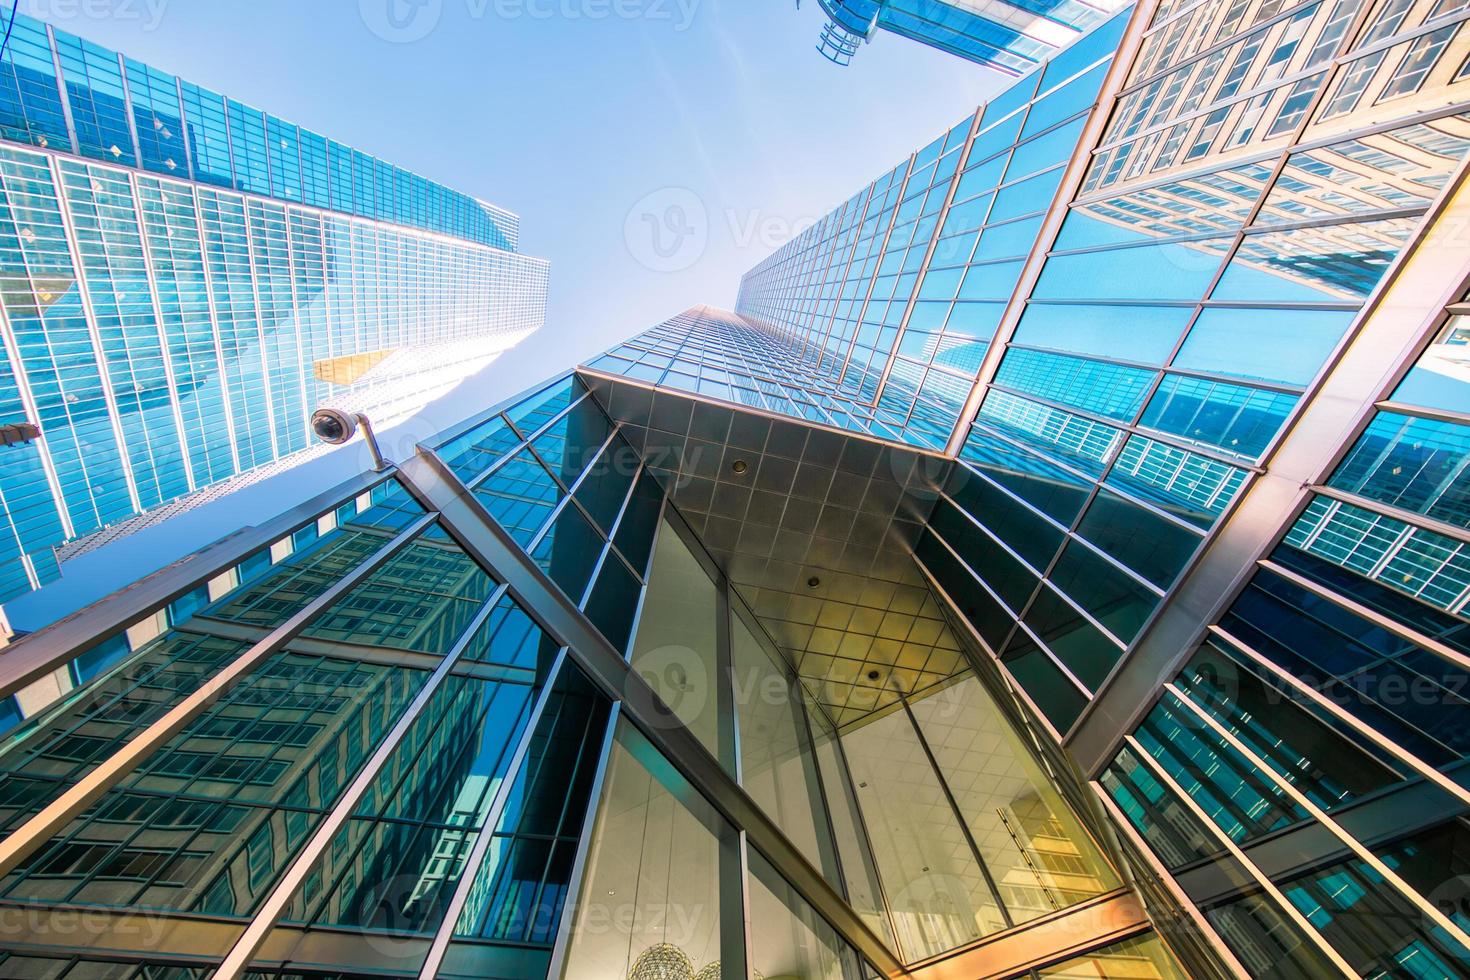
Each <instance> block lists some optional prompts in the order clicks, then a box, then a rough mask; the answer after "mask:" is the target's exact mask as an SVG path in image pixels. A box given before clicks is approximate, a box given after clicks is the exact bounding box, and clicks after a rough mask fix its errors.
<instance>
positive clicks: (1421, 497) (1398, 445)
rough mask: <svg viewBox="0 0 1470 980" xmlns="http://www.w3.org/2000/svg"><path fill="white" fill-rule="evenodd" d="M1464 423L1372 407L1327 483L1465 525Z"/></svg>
mask: <svg viewBox="0 0 1470 980" xmlns="http://www.w3.org/2000/svg"><path fill="white" fill-rule="evenodd" d="M1467 458H1470V426H1466V425H1458V424H1456V423H1453V422H1442V421H1439V420H1436V419H1425V418H1416V417H1414V416H1409V415H1400V414H1398V413H1396V412H1378V413H1377V414H1376V415H1374V416H1373V421H1372V422H1371V423H1370V424H1369V426H1368V428H1367V429H1366V430H1365V431H1364V432H1363V434H1362V436H1360V437H1359V438H1358V441H1357V442H1356V443H1354V444H1353V448H1352V450H1351V451H1350V452H1349V453H1348V454H1347V457H1346V458H1344V459H1343V461H1342V464H1341V465H1340V466H1338V468H1337V471H1336V472H1335V473H1333V474H1332V479H1331V480H1330V481H1328V485H1329V486H1333V487H1336V488H1337V489H1339V490H1346V491H1348V492H1349V493H1356V494H1360V495H1362V496H1364V497H1369V498H1371V499H1373V500H1379V501H1382V502H1383V503H1386V504H1390V505H1392V506H1394V507H1401V508H1403V509H1404V510H1408V511H1413V512H1414V513H1416V514H1423V515H1425V516H1426V517H1433V518H1435V519H1436V520H1441V521H1445V522H1447V523H1449V524H1456V525H1458V526H1460V527H1464V528H1470V466H1466V465H1465V461H1466V459H1467Z"/></svg>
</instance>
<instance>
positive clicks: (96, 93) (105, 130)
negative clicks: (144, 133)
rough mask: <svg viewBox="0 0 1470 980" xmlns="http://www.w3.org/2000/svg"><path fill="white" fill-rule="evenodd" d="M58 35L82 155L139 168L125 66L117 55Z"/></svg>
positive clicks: (67, 36) (60, 33)
mask: <svg viewBox="0 0 1470 980" xmlns="http://www.w3.org/2000/svg"><path fill="white" fill-rule="evenodd" d="M55 36H56V50H57V53H58V54H59V55H60V56H61V73H62V76H63V77H64V78H65V79H66V94H67V100H68V101H69V102H70V104H71V118H72V122H73V124H74V125H75V126H76V132H77V150H78V152H80V153H81V154H82V155H83V156H88V157H95V158H97V159H99V160H107V161H109V162H115V163H122V164H126V165H127V166H134V165H136V164H137V162H138V160H137V155H136V154H135V153H134V152H133V134H132V129H131V128H130V127H129V125H128V112H127V104H126V98H127V96H126V95H125V93H124V91H123V75H122V66H121V65H120V64H119V63H118V56H117V54H116V53H114V52H112V51H108V50H107V49H106V48H103V47H99V46H97V45H95V44H93V43H92V42H90V41H85V40H83V39H82V38H79V37H74V36H72V35H70V34H65V33H63V32H61V31H57V32H55Z"/></svg>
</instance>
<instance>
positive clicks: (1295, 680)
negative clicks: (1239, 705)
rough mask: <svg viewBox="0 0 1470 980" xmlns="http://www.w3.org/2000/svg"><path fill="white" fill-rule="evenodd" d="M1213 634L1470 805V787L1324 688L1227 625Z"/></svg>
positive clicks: (1213, 629)
mask: <svg viewBox="0 0 1470 980" xmlns="http://www.w3.org/2000/svg"><path fill="white" fill-rule="evenodd" d="M1210 634H1211V635H1212V636H1215V637H1218V638H1219V639H1221V640H1223V641H1224V642H1225V643H1226V645H1227V646H1228V647H1229V648H1230V649H1231V650H1233V651H1239V652H1240V653H1241V654H1242V655H1243V656H1245V658H1246V659H1247V660H1249V661H1250V662H1251V663H1252V664H1254V665H1256V666H1257V667H1259V668H1261V669H1262V670H1265V671H1266V672H1268V673H1269V674H1270V675H1271V676H1272V677H1273V678H1275V679H1276V680H1278V681H1280V682H1281V683H1283V684H1285V685H1286V686H1287V688H1288V690H1290V691H1295V692H1297V693H1299V694H1301V695H1302V696H1303V697H1305V698H1306V699H1307V700H1309V701H1311V702H1312V703H1313V704H1315V705H1316V706H1317V707H1319V708H1321V709H1322V710H1323V711H1325V712H1326V713H1327V714H1328V715H1330V716H1332V717H1333V718H1334V719H1336V720H1337V721H1339V722H1341V723H1342V724H1344V725H1347V726H1348V727H1349V728H1351V729H1352V730H1353V731H1355V732H1357V733H1358V734H1359V735H1361V736H1362V737H1363V738H1365V739H1367V740H1368V741H1370V742H1372V743H1373V744H1374V745H1376V746H1378V748H1379V749H1381V750H1383V751H1384V752H1386V753H1387V754H1388V755H1390V756H1391V757H1392V758H1394V759H1397V760H1398V761H1400V762H1402V763H1403V764H1404V765H1406V766H1408V767H1409V768H1410V769H1412V770H1413V771H1414V773H1415V774H1417V775H1419V776H1421V777H1423V778H1424V779H1426V780H1428V781H1429V782H1432V783H1434V784H1435V785H1436V786H1438V787H1439V788H1440V789H1443V790H1444V791H1445V792H1447V793H1449V794H1450V795H1451V796H1454V797H1456V798H1457V799H1459V800H1460V802H1461V803H1463V804H1465V805H1466V806H1470V787H1465V786H1461V785H1460V784H1459V783H1457V782H1455V781H1454V780H1453V779H1451V778H1449V777H1448V776H1446V775H1445V774H1444V773H1442V772H1440V771H1439V770H1438V769H1436V768H1434V767H1433V766H1431V765H1429V763H1427V762H1425V761H1424V760H1422V759H1420V758H1419V757H1418V756H1416V755H1414V754H1413V753H1411V752H1409V751H1408V750H1406V749H1405V748H1404V747H1403V746H1402V745H1400V744H1399V743H1397V742H1395V741H1393V740H1392V739H1390V738H1388V737H1386V736H1384V735H1382V734H1380V733H1379V732H1378V730H1377V729H1376V728H1373V727H1372V726H1371V725H1368V724H1365V723H1364V722H1363V721H1362V720H1361V719H1359V718H1358V717H1357V716H1356V715H1354V714H1353V713H1352V712H1350V711H1348V710H1347V709H1346V708H1343V707H1342V706H1341V705H1339V704H1337V702H1335V701H1333V700H1332V699H1331V698H1330V697H1328V696H1327V695H1325V694H1323V693H1322V692H1321V691H1318V690H1317V689H1316V688H1314V687H1311V686H1310V685H1307V684H1305V683H1303V682H1302V680H1301V678H1299V677H1297V676H1296V675H1295V674H1293V673H1291V672H1290V671H1288V670H1285V669H1283V668H1281V667H1278V666H1277V665H1276V664H1275V662H1273V661H1272V660H1270V659H1269V658H1268V657H1266V656H1264V655H1263V654H1261V653H1259V652H1257V651H1256V650H1255V649H1254V648H1253V647H1251V646H1250V645H1249V644H1247V643H1245V642H1244V641H1243V640H1240V639H1237V638H1236V637H1235V636H1234V635H1232V634H1231V633H1230V632H1229V631H1227V630H1226V629H1224V628H1223V627H1221V626H1211V627H1210Z"/></svg>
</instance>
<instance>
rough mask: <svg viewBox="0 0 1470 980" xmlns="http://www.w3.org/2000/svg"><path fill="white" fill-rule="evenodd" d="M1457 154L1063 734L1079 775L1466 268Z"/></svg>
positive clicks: (1299, 493) (1260, 546) (1244, 576)
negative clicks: (1353, 318) (1295, 406)
mask: <svg viewBox="0 0 1470 980" xmlns="http://www.w3.org/2000/svg"><path fill="white" fill-rule="evenodd" d="M1467 172H1470V161H1466V162H1465V163H1462V165H1461V167H1460V169H1459V171H1458V172H1457V173H1456V175H1455V177H1454V179H1453V180H1451V181H1450V183H1449V185H1448V186H1447V188H1446V190H1445V192H1444V194H1443V195H1442V196H1441V197H1440V199H1439V201H1438V202H1437V203H1436V205H1435V207H1434V208H1433V209H1431V211H1430V212H1429V214H1428V215H1427V216H1426V220H1425V222H1424V224H1423V226H1422V227H1421V228H1420V231H1419V234H1418V235H1417V236H1416V237H1415V239H1414V241H1412V242H1410V243H1409V245H1408V246H1406V247H1405V249H1404V252H1403V258H1402V259H1401V260H1400V261H1399V263H1397V264H1396V265H1395V267H1394V268H1393V270H1392V271H1390V273H1389V274H1388V276H1387V277H1385V280H1384V282H1383V284H1381V285H1380V287H1379V289H1378V290H1377V291H1376V292H1375V293H1374V295H1373V297H1372V298H1371V299H1370V300H1369V303H1368V305H1367V306H1366V307H1365V311H1364V314H1363V316H1362V317H1361V318H1360V320H1359V325H1358V327H1357V328H1356V330H1355V332H1354V333H1353V334H1352V335H1351V336H1350V338H1349V339H1348V340H1347V341H1346V342H1345V343H1344V344H1343V345H1341V346H1340V347H1339V349H1338V351H1337V353H1336V355H1335V356H1334V358H1333V360H1332V361H1331V362H1330V363H1329V365H1328V367H1327V369H1326V370H1325V371H1324V372H1323V374H1322V375H1321V376H1320V377H1319V379H1318V381H1317V383H1316V384H1315V385H1314V386H1313V387H1312V388H1311V389H1309V390H1308V392H1307V394H1306V396H1305V399H1304V400H1305V404H1304V406H1303V408H1302V410H1301V411H1300V413H1299V414H1298V415H1297V417H1296V419H1295V421H1294V422H1293V423H1291V425H1290V427H1289V428H1288V430H1287V431H1286V432H1285V433H1284V434H1283V436H1282V437H1281V439H1280V441H1279V442H1278V445H1277V448H1276V450H1275V452H1274V453H1273V454H1272V456H1271V457H1270V458H1269V459H1268V460H1267V461H1266V466H1267V468H1266V471H1265V472H1264V473H1262V474H1261V475H1259V476H1258V477H1256V479H1254V480H1253V481H1251V482H1249V483H1248V484H1247V486H1246V488H1245V490H1244V491H1243V492H1242V493H1241V496H1240V499H1239V500H1238V502H1237V504H1236V507H1235V509H1234V511H1233V512H1232V513H1230V514H1229V516H1228V517H1227V518H1226V519H1225V522H1224V524H1223V525H1222V526H1221V527H1220V528H1219V530H1218V531H1217V532H1216V534H1215V537H1214V539H1213V540H1212V541H1211V542H1210V543H1209V544H1208V545H1207V546H1206V547H1205V549H1204V551H1203V552H1202V553H1201V555H1200V556H1199V557H1198V558H1197V559H1196V561H1195V563H1194V564H1193V566H1192V567H1191V568H1190V569H1189V570H1188V571H1187V572H1186V573H1185V575H1184V578H1183V579H1182V580H1181V581H1180V583H1179V584H1178V586H1176V587H1175V589H1174V591H1173V593H1172V594H1171V596H1170V597H1169V598H1167V599H1166V600H1165V601H1164V603H1163V605H1162V606H1161V607H1160V608H1159V611H1158V612H1157V613H1156V614H1155V616H1154V619H1153V620H1152V622H1151V623H1150V624H1149V625H1148V627H1147V628H1146V629H1145V631H1144V633H1143V635H1142V636H1141V637H1140V638H1139V640H1138V641H1137V642H1136V644H1135V646H1134V648H1133V650H1132V651H1130V652H1129V653H1128V655H1127V656H1126V657H1124V659H1123V661H1122V662H1121V663H1120V664H1119V666H1118V668H1117V669H1116V670H1115V671H1114V672H1113V674H1112V676H1110V677H1109V678H1108V680H1107V681H1106V683H1104V685H1103V686H1102V689H1101V690H1099V691H1098V693H1097V697H1096V698H1094V699H1093V701H1092V703H1091V704H1089V705H1088V706H1087V708H1086V709H1085V710H1084V711H1083V713H1082V717H1081V718H1080V719H1079V720H1078V722H1077V724H1076V725H1075V726H1073V728H1072V731H1071V732H1070V733H1069V734H1068V736H1067V738H1066V740H1065V743H1064V744H1065V745H1066V747H1067V749H1068V750H1069V751H1070V752H1071V753H1072V756H1073V758H1074V759H1076V761H1077V763H1078V765H1079V766H1081V767H1082V769H1083V771H1084V772H1085V773H1086V774H1087V776H1088V777H1089V778H1095V777H1096V776H1097V775H1098V773H1100V772H1101V771H1102V769H1103V768H1104V767H1105V766H1106V765H1107V763H1108V761H1109V760H1110V759H1111V758H1112V757H1113V755H1114V754H1115V753H1116V751H1117V748H1118V746H1119V745H1120V743H1121V741H1122V739H1123V737H1124V736H1125V735H1126V734H1127V733H1128V732H1130V731H1132V730H1133V728H1134V727H1136V725H1137V724H1138V722H1139V720H1140V719H1141V718H1142V716H1143V714H1144V713H1145V712H1146V711H1147V710H1148V708H1149V707H1150V706H1151V705H1152V703H1153V701H1154V699H1155V698H1156V697H1157V695H1158V692H1159V690H1160V687H1161V685H1162V684H1163V682H1164V681H1166V680H1168V679H1170V678H1172V677H1173V676H1174V675H1175V674H1176V673H1177V672H1178V670H1179V668H1180V667H1181V666H1182V665H1183V663H1184V661H1185V660H1186V659H1187V658H1188V657H1189V656H1190V655H1191V654H1192V653H1193V651H1194V649H1195V647H1196V646H1198V645H1199V643H1200V641H1201V640H1202V639H1203V638H1204V636H1205V633H1206V630H1207V629H1208V627H1209V625H1210V624H1211V623H1214V622H1215V621H1216V620H1217V619H1219V617H1220V615H1221V614H1222V613H1223V612H1224V611H1225V610H1226V609H1227V608H1228V606H1229V604H1230V602H1232V601H1233V599H1234V597H1235V595H1236V593H1237V592H1238V591H1239V590H1240V588H1241V587H1242V586H1244V584H1245V583H1246V581H1247V580H1248V579H1249V578H1250V576H1251V575H1252V574H1253V573H1254V571H1255V568H1256V563H1257V562H1258V561H1259V560H1260V559H1261V558H1263V557H1264V556H1265V555H1266V554H1267V552H1268V551H1269V550H1270V549H1271V548H1272V547H1273V546H1274V545H1275V544H1276V542H1277V541H1278V540H1279V539H1280V537H1281V535H1282V534H1283V533H1284V532H1285V530H1286V529H1287V528H1288V527H1289V526H1290V524H1291V522H1292V521H1293V520H1294V519H1295V518H1296V516H1297V514H1299V513H1300V512H1301V510H1302V508H1304V507H1305V506H1306V504H1307V502H1308V500H1309V499H1310V496H1311V492H1312V487H1313V485H1315V484H1321V483H1323V482H1324V481H1325V480H1326V479H1327V477H1328V476H1329V475H1330V474H1331V472H1332V469H1333V467H1334V466H1335V465H1336V464H1337V461H1338V460H1339V459H1340V458H1341V456H1342V454H1343V453H1345V452H1346V451H1347V449H1348V448H1349V447H1350V446H1351V445H1352V443H1353V439H1354V437H1355V436H1356V435H1357V434H1358V433H1359V432H1360V431H1361V430H1362V428H1363V427H1364V426H1365V425H1366V424H1367V422H1368V420H1369V419H1371V417H1372V415H1373V412H1374V411H1375V409H1374V405H1375V403H1376V402H1378V401H1379V400H1380V399H1382V398H1383V397H1385V396H1386V395H1387V393H1388V392H1390V391H1392V390H1393V388H1394V387H1395V386H1396V385H1397V384H1398V381H1399V380H1400V379H1401V378H1402V377H1403V376H1404V374H1405V373H1407V372H1408V370H1409V368H1411V367H1412V366H1413V364H1414V362H1415V360H1416V359H1417V358H1418V356H1419V353H1420V351H1421V350H1422V349H1423V346H1424V343H1425V341H1426V339H1427V335H1428V334H1429V333H1430V332H1431V331H1432V329H1433V327H1434V326H1435V325H1436V324H1437V323H1438V320H1439V317H1440V314H1441V313H1442V311H1443V310H1444V308H1445V306H1446V305H1447V304H1449V303H1451V302H1453V301H1454V300H1456V299H1458V298H1459V297H1460V296H1461V295H1463V293H1464V289H1465V281H1466V271H1467V270H1470V237H1467V236H1465V235H1464V234H1463V233H1462V232H1460V231H1459V230H1458V229H1463V228H1464V227H1465V225H1466V223H1467V222H1470V186H1467V184H1466V180H1465V177H1466V174H1467Z"/></svg>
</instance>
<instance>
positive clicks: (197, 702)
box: [0, 512, 437, 877]
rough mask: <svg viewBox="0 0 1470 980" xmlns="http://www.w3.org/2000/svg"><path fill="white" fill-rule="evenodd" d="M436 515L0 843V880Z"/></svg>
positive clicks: (415, 526)
mask: <svg viewBox="0 0 1470 980" xmlns="http://www.w3.org/2000/svg"><path fill="white" fill-rule="evenodd" d="M436 516H437V515H435V514H434V513H432V512H431V513H427V514H424V515H423V516H422V517H420V518H418V519H417V520H416V521H414V522H413V523H412V524H410V525H409V526H408V527H407V528H405V529H404V530H402V531H400V532H399V533H398V534H397V535H396V536H394V537H393V538H392V539H391V540H389V541H388V543H387V544H385V545H383V546H382V547H381V548H379V549H378V550H377V551H376V552H374V553H373V554H371V555H369V556H368V557H367V558H366V559H364V560H363V562H362V563H361V564H359V565H358V566H357V567H356V568H354V569H353V570H352V571H350V572H348V573H347V574H346V575H344V576H343V577H342V578H340V579H338V580H337V581H336V582H335V583H333V584H332V585H331V586H330V587H328V588H327V589H326V590H325V591H324V592H323V593H322V594H321V595H319V596H318V597H317V598H315V599H313V600H312V601H311V602H309V603H307V604H306V605H305V606H303V607H302V608H301V609H300V610H299V611H298V612H297V613H296V614H295V615H294V616H292V617H291V618H290V619H288V620H286V622H285V623H283V624H281V625H280V626H278V627H276V628H275V629H274V630H272V631H271V633H270V635H269V636H268V637H266V638H265V639H264V640H262V641H261V642H259V643H257V644H255V645H254V646H252V647H250V648H249V649H248V650H246V651H245V652H244V653H243V654H241V655H240V656H239V657H238V658H236V659H235V660H234V661H233V662H232V663H231V664H230V665H229V666H228V667H225V668H224V669H223V670H221V671H219V672H217V673H216V674H215V675H214V676H213V677H211V678H210V679H209V680H207V681H205V682H204V683H203V684H201V685H200V686H199V687H198V688H197V689H196V690H195V691H194V692H193V693H192V694H190V695H189V696H188V697H187V698H185V699H184V700H183V701H181V702H179V703H178V704H177V705H175V706H174V707H173V708H171V709H170V710H169V711H168V712H166V713H165V714H164V715H163V716H162V717H161V718H159V719H158V720H157V721H155V722H154V723H153V724H151V725H149V726H148V727H147V728H146V729H144V730H143V731H142V732H140V733H139V734H137V735H135V736H134V737H133V738H132V739H131V740H130V741H129V742H128V743H127V744H126V745H124V746H123V747H122V748H121V749H119V750H118V751H117V752H115V753H113V755H111V756H109V757H108V759H107V760H106V761H105V762H103V763H102V764H101V765H100V766H98V767H97V768H96V769H93V770H92V771H91V772H89V773H88V774H87V775H85V776H83V777H82V778H81V779H80V780H78V781H77V782H76V783H75V784H73V785H72V786H71V787H70V788H69V789H68V790H67V791H66V792H65V793H63V794H62V795H61V796H59V797H58V798H57V799H55V800H53V801H52V802H51V803H50V804H49V805H48V806H46V807H45V808H44V809H43V810H41V812H39V813H37V814H35V815H34V816H32V817H31V818H30V819H29V820H27V821H26V822H25V823H24V824H22V825H21V826H20V827H19V828H18V829H17V830H16V831H15V833H13V834H12V835H11V836H10V837H8V838H6V839H5V840H4V841H0V877H3V876H4V875H7V874H10V873H11V872H12V871H14V870H16V868H18V867H19V866H20V864H21V863H22V862H23V861H25V859H26V858H28V857H30V856H31V855H32V854H34V853H35V852H36V850H38V849H39V848H40V847H41V846H42V845H43V844H45V843H46V842H47V841H48V840H50V839H52V838H53V837H54V836H55V835H56V834H57V832H59V831H60V830H61V829H62V827H64V826H65V825H66V824H67V823H68V822H70V821H71V820H72V819H73V818H75V817H77V816H78V815H79V814H81V813H82V812H83V811H84V810H86V809H87V807H89V806H90V805H91V804H93V803H95V802H96V801H97V800H98V799H100V798H101V797H102V796H103V795H104V794H105V793H107V791H108V790H110V789H112V788H113V787H114V786H115V785H117V784H118V783H119V782H121V781H122V780H123V779H124V778H126V777H127V776H128V775H129V774H130V773H131V772H133V771H134V770H135V769H136V768H137V767H138V766H139V765H140V764H141V763H142V762H143V761H144V760H145V759H146V758H147V757H148V756H150V755H151V754H152V753H153V752H154V751H156V750H158V749H160V748H162V747H163V746H164V745H165V744H166V743H167V742H168V741H169V740H170V739H171V738H173V737H174V736H175V735H177V734H178V733H179V732H181V731H183V730H184V728H185V727H187V726H188V725H189V723H190V722H192V721H193V720H194V719H195V718H197V717H198V716H199V715H200V714H201V713H203V711H204V710H205V709H206V708H208V707H209V706H210V705H211V704H213V703H214V702H215V701H216V700H217V699H218V698H219V697H221V696H222V695H224V694H225V693H226V692H227V691H228V690H229V689H230V687H231V686H233V685H234V684H235V683H236V682H237V681H239V680H241V679H242V678H244V677H245V676H247V675H248V674H249V673H250V672H251V671H253V670H254V669H255V668H256V667H258V666H260V665H261V664H263V663H264V662H265V661H266V660H267V659H268V658H270V657H271V656H273V655H275V654H276V653H278V652H280V651H281V650H282V649H284V648H285V646H286V645H287V644H288V643H290V642H291V640H292V639H293V638H295V637H296V636H297V635H298V634H300V633H301V632H302V631H303V630H305V629H306V627H307V626H309V625H310V624H311V623H312V621H313V620H314V619H316V617H317V616H319V615H320V614H321V613H322V612H324V611H326V610H327V609H329V608H331V606H333V605H334V604H335V603H336V602H337V601H338V600H340V599H342V598H343V597H344V596H346V595H347V594H348V593H349V592H351V591H352V590H353V589H354V588H356V587H357V586H358V585H360V584H362V583H363V582H365V581H367V579H368V578H369V577H370V576H371V575H372V574H373V572H375V571H377V570H378V568H379V567H381V566H382V565H384V564H385V563H386V562H387V561H388V560H389V559H391V558H393V557H394V556H396V555H397V554H398V553H399V552H400V551H401V550H402V549H404V548H406V547H407V546H408V545H410V544H411V543H412V542H413V541H414V540H415V539H416V538H418V537H419V536H420V535H421V534H423V532H424V531H426V530H428V528H429V527H430V526H431V525H433V523H434V520H435V517H436Z"/></svg>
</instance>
